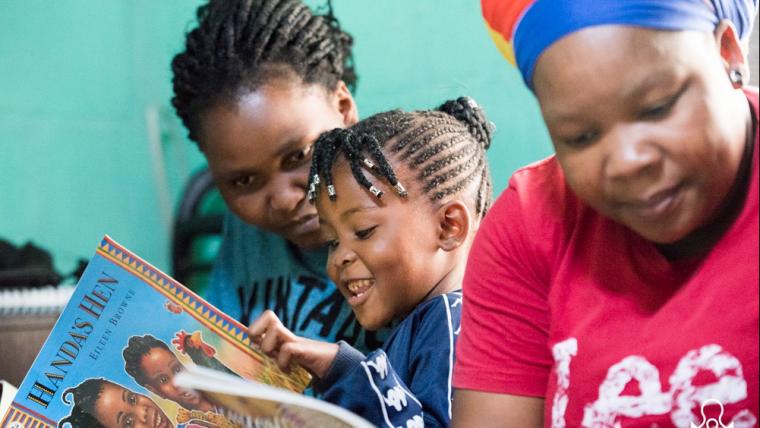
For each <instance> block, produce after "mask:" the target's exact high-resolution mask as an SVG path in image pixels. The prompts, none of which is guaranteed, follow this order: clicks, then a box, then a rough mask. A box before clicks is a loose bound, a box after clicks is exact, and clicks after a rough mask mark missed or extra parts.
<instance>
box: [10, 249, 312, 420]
mask: <svg viewBox="0 0 760 428" xmlns="http://www.w3.org/2000/svg"><path fill="white" fill-rule="evenodd" d="M195 366H201V367H207V368H210V369H214V370H216V371H221V372H224V373H227V374H228V375H229V376H230V378H233V379H234V378H238V379H247V380H252V381H257V382H261V383H265V384H268V385H272V386H274V387H277V388H283V389H285V390H289V391H293V392H294V393H300V392H302V391H303V390H304V389H305V388H306V386H307V385H308V383H309V382H310V375H309V374H308V372H306V371H305V370H304V369H302V368H300V367H295V366H294V367H291V370H289V373H288V374H286V373H284V372H282V371H281V370H279V368H278V367H277V364H276V363H275V362H274V361H273V360H271V359H270V358H268V357H267V356H265V355H264V354H262V353H260V352H259V351H258V350H256V349H255V347H252V343H251V339H250V338H249V337H248V335H247V329H246V327H244V326H243V325H241V324H240V323H238V322H237V321H235V320H233V319H231V318H229V317H228V316H226V315H225V314H223V313H221V312H220V311H219V310H217V309H216V308H214V307H213V306H211V305H210V304H209V303H207V302H205V301H204V300H202V299H201V298H200V297H199V296H197V295H196V294H194V293H193V292H192V291H190V290H188V289H187V288H185V287H184V286H182V285H181V284H179V283H178V282H176V281H174V280H173V279H172V278H170V277H169V276H167V275H166V274H164V273H162V272H161V271H159V270H158V269H156V268H154V267H153V266H151V265H150V264H148V263H147V262H145V261H144V260H142V259H141V258H139V257H138V256H136V255H134V254H132V253H131V252H129V251H128V250H127V249H125V248H124V247H122V246H121V245H119V244H118V243H116V242H114V241H113V240H112V239H110V238H109V237H107V236H106V237H104V238H103V239H102V241H101V243H100V245H99V246H98V248H97V251H96V254H95V256H94V257H93V258H92V260H91V261H90V263H89V265H88V266H87V269H86V270H85V272H84V274H83V275H82V277H81V279H80V281H79V283H78V285H77V286H76V288H75V290H74V292H73V294H72V296H71V298H70V299H69V301H68V304H67V305H66V307H65V308H64V310H63V312H62V313H61V315H60V317H59V318H58V321H57V322H56V324H55V326H54V327H53V330H52V331H51V333H50V336H49V337H48V339H47V340H46V341H45V344H44V345H43V347H42V349H41V351H40V353H39V354H38V355H37V357H36V359H35V361H34V363H33V365H32V367H31V369H30V370H29V372H28V373H27V375H26V377H25V378H24V380H23V381H22V383H21V384H20V385H19V386H18V391H17V393H16V394H15V398H14V400H13V402H12V403H11V405H10V408H9V409H8V411H7V413H5V415H0V417H1V419H0V428H21V427H24V428H45V427H56V426H61V427H71V428H78V427H98V426H103V427H112V426H119V427H139V426H151V427H154V428H169V427H181V428H191V427H239V426H244V425H243V424H242V423H241V422H240V421H235V420H230V418H229V417H228V416H225V415H224V412H223V411H222V410H223V409H221V408H220V407H219V406H218V405H216V404H214V403H212V402H210V401H209V399H208V398H207V397H205V396H204V395H203V394H201V393H199V392H198V391H195V390H192V389H187V388H180V387H175V386H174V383H173V381H172V380H173V378H174V376H175V375H177V374H179V373H181V372H183V371H185V370H187V369H188V368H192V367H195Z"/></svg>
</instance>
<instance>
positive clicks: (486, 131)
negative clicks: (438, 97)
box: [309, 97, 493, 216]
mask: <svg viewBox="0 0 760 428" xmlns="http://www.w3.org/2000/svg"><path fill="white" fill-rule="evenodd" d="M492 133H493V125H492V124H491V123H490V122H489V121H488V119H487V118H486V117H485V113H484V112H483V110H482V109H481V108H480V107H479V106H478V105H477V104H476V103H475V102H474V101H473V100H472V99H470V98H467V97H462V98H459V99H457V100H452V101H447V102H446V103H444V104H443V105H441V106H440V107H439V108H438V109H437V110H424V111H416V112H411V113H407V112H403V111H401V110H393V111H389V112H385V113H379V114H377V115H374V116H372V117H369V118H367V119H365V120H363V121H361V122H359V123H357V124H356V125H354V126H353V127H351V128H348V129H335V130H332V131H330V132H327V133H325V134H323V135H322V136H320V138H319V139H318V140H317V142H316V143H315V148H314V155H313V156H314V157H313V160H312V169H311V173H310V176H309V180H310V189H314V192H312V193H310V199H311V200H312V201H313V200H314V198H315V197H316V191H317V190H318V189H319V186H320V181H319V180H320V179H319V177H323V178H324V179H325V183H326V185H330V186H331V185H332V183H333V181H332V168H333V166H334V165H335V162H336V160H337V158H338V154H342V155H343V157H344V158H345V160H346V162H348V164H349V167H350V169H351V173H352V175H353V176H354V178H355V179H356V181H357V183H359V184H360V185H361V186H363V187H365V188H366V189H367V190H369V191H370V192H372V193H373V194H374V195H375V196H377V197H378V198H379V197H382V196H383V194H382V192H380V191H379V190H378V189H377V188H376V187H375V186H374V185H372V182H371V181H370V180H369V179H368V178H367V175H366V173H365V171H367V170H370V171H371V172H372V173H373V174H374V175H376V176H379V177H380V178H381V179H384V180H385V181H387V182H388V184H390V185H391V186H394V187H395V190H396V192H397V193H398V194H399V195H401V196H406V191H405V189H404V188H403V186H402V185H401V184H400V183H399V182H398V179H397V177H396V173H395V171H394V170H393V168H392V166H391V164H390V163H389V162H388V157H387V156H388V155H390V154H393V156H394V159H395V160H396V161H400V162H403V163H404V164H405V165H407V167H408V168H409V169H410V170H412V171H414V172H415V177H416V179H417V182H418V183H419V184H420V188H421V189H422V193H423V194H425V195H428V197H429V198H430V199H431V200H433V201H435V200H440V199H443V198H445V197H447V196H449V195H455V194H460V193H462V192H464V191H466V190H469V191H471V192H472V195H471V196H472V198H473V200H474V202H475V212H476V214H477V215H478V216H483V215H485V213H486V211H487V210H488V208H489V207H490V204H491V192H492V184H491V175H490V171H489V169H488V160H487V158H486V154H485V153H486V150H487V149H488V147H489V146H490V144H491V135H492ZM384 149H385V150H384ZM472 183H477V184H476V185H472ZM329 196H330V199H335V197H336V196H337V195H335V194H334V188H333V191H331V192H330V195H329Z"/></svg>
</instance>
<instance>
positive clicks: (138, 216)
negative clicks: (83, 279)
mask: <svg viewBox="0 0 760 428" xmlns="http://www.w3.org/2000/svg"><path fill="white" fill-rule="evenodd" d="M199 3H200V2H199V1H183V0H160V1H156V0H109V1H96V0H90V1H85V0H58V1H55V2H50V1H41V0H8V1H3V2H0V70H1V72H0V149H1V151H0V171H2V175H0V237H3V238H6V239H10V240H11V241H13V242H15V243H19V244H20V243H23V242H25V241H27V240H33V241H34V242H36V243H38V244H39V245H42V246H44V247H46V248H49V249H51V250H52V251H53V254H54V257H55V260H56V265H57V267H58V269H59V270H61V271H68V270H71V269H72V268H73V267H74V262H75V260H76V259H77V258H80V257H84V258H89V257H90V256H91V255H92V254H93V252H94V248H95V246H96V244H97V243H98V242H99V239H100V237H101V236H102V235H103V234H109V235H111V236H112V237H113V238H114V239H116V240H117V241H119V242H121V243H123V244H124V245H126V246H127V247H129V248H131V249H132V250H133V251H136V252H137V253H138V254H141V255H142V256H143V257H144V258H146V259H147V260H149V261H150V262H152V263H153V264H155V265H156V266H157V267H159V268H161V269H167V270H168V260H169V258H168V242H169V219H170V215H171V210H172V209H173V206H174V205H175V204H176V201H177V199H178V195H179V192H180V190H181V186H182V184H183V182H184V179H185V178H186V177H187V175H188V174H189V173H190V172H191V171H193V170H194V169H196V168H198V167H199V166H200V165H202V162H203V160H202V157H201V156H200V155H199V154H198V152H197V150H196V149H195V147H194V146H193V145H192V144H190V143H189V142H187V141H186V140H185V134H184V130H183V129H182V128H181V126H180V124H179V122H178V120H177V119H176V118H175V117H174V114H173V111H172V110H171V107H170V105H169V98H170V96H171V86H170V73H169V62H170V60H171V58H172V56H173V55H174V54H175V53H176V52H177V51H178V50H179V49H180V47H181V45H182V39H183V37H182V34H183V33H184V31H185V30H186V29H187V28H188V26H189V23H190V22H191V21H192V19H193V18H194V11H195V8H196V6H197V5H198V4H199ZM321 3H322V2H321V1H312V0H310V1H309V4H311V5H319V4H321ZM334 6H335V10H336V15H337V16H338V18H339V19H340V20H341V22H342V23H343V24H344V26H345V27H346V29H347V30H348V31H349V32H351V33H352V34H353V35H354V37H355V40H356V42H355V43H356V44H355V46H356V51H355V52H356V53H355V57H356V63H357V67H358V71H359V77H360V81H359V87H358V91H357V102H358V104H359V108H360V112H361V115H362V116H363V117H366V116H368V115H370V114H372V113H376V112H379V111H382V110H387V109H391V108H396V107H403V108H406V109H414V108H428V107H432V106H435V105H437V104H439V103H440V102H442V101H443V100H445V99H448V98H453V97H456V96H458V95H461V94H467V95H471V96H473V97H474V98H475V99H477V100H478V101H479V102H480V103H481V104H482V105H483V106H484V107H485V109H486V111H487V112H488V113H489V116H490V118H491V119H492V120H493V121H494V122H495V123H496V125H497V132H496V137H495V141H494V143H493V145H492V148H491V151H490V154H489V156H490V159H491V164H492V170H493V175H494V181H495V185H496V189H497V193H498V192H500V191H501V190H502V189H503V188H504V187H505V186H506V183H507V179H508V178H509V176H510V174H511V173H512V171H514V169H516V168H517V167H519V166H521V165H523V164H526V163H528V162H531V161H534V160H536V159H539V158H541V157H544V156H546V155H548V154H549V153H550V145H549V141H548V137H547V135H546V131H545V129H544V127H543V124H542V122H541V120H540V116H539V112H538V108H537V105H536V103H535V101H534V99H533V98H532V96H531V95H530V93H529V92H528V91H527V90H525V89H524V88H523V86H522V83H521V81H520V78H519V75H518V73H517V72H516V70H514V69H513V68H512V67H511V66H509V65H508V64H507V63H506V61H504V60H503V58H502V57H501V56H500V54H499V53H498V52H497V50H496V48H495V47H494V46H493V44H492V43H491V41H490V39H489V37H488V35H487V34H486V30H485V28H484V26H483V23H482V19H481V17H480V10H479V5H478V2H476V1H474V0H472V1H462V0H414V1H410V0H382V1H377V0H334ZM151 144H153V145H151ZM152 147H153V148H157V149H152Z"/></svg>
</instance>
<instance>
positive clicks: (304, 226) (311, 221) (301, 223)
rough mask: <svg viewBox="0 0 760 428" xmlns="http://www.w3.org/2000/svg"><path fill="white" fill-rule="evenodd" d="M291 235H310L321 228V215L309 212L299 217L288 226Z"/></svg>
mask: <svg viewBox="0 0 760 428" xmlns="http://www.w3.org/2000/svg"><path fill="white" fill-rule="evenodd" d="M287 229H288V230H289V231H290V234H291V235H308V234H310V233H313V232H315V231H317V230H319V217H318V216H317V215H316V214H309V215H306V216H303V217H301V218H299V219H298V220H296V221H294V222H292V223H291V224H290V225H288V226H287Z"/></svg>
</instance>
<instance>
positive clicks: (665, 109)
mask: <svg viewBox="0 0 760 428" xmlns="http://www.w3.org/2000/svg"><path fill="white" fill-rule="evenodd" d="M674 104H675V99H670V100H668V101H667V102H666V103H664V104H660V105H658V106H656V107H652V108H647V109H644V111H642V112H641V114H640V117H641V119H645V120H652V119H659V118H661V117H665V116H666V115H667V114H668V113H669V112H670V109H671V108H672V107H673V105H674Z"/></svg>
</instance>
